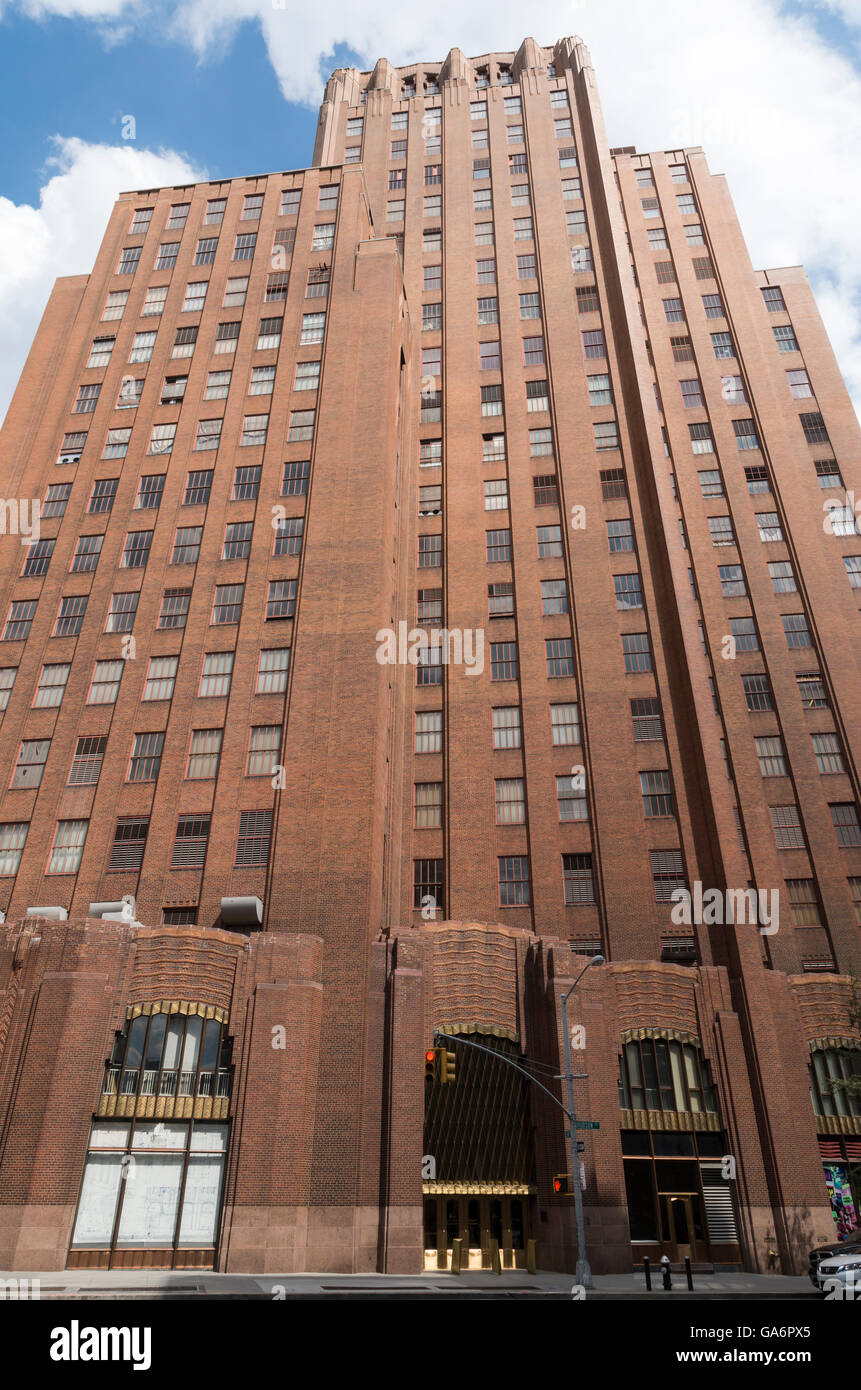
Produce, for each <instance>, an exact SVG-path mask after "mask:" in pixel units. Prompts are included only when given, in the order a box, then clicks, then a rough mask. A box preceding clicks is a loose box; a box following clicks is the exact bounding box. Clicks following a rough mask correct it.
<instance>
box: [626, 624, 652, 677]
mask: <svg viewBox="0 0 861 1390" xmlns="http://www.w3.org/2000/svg"><path fill="white" fill-rule="evenodd" d="M622 655H623V657H624V661H625V671H626V672H627V674H628V675H634V674H635V673H636V672H638V671H651V669H652V652H651V648H650V646H649V634H648V633H647V632H626V633H623V634H622Z"/></svg>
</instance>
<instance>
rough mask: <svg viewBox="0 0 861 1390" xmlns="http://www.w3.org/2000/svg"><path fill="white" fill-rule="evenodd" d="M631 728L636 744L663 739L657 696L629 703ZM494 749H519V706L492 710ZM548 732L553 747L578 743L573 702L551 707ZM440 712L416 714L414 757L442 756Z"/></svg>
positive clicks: (576, 707)
mask: <svg viewBox="0 0 861 1390" xmlns="http://www.w3.org/2000/svg"><path fill="white" fill-rule="evenodd" d="M630 710H631V727H632V730H633V735H634V741H635V742H636V743H654V742H656V741H659V740H662V739H663V737H664V732H663V726H662V724H661V711H660V706H659V704H658V699H657V696H654V695H650V696H647V697H646V698H645V699H638V700H631V701H630ZM491 724H492V739H493V747H494V749H497V750H506V749H511V748H520V747H521V717H520V706H519V705H501V706H497V707H496V708H494V709H493V710H491ZM550 731H551V736H552V740H553V746H554V747H557V748H559V747H564V746H567V745H571V744H579V743H580V737H581V734H580V713H579V707H578V705H577V703H576V701H566V702H564V703H562V704H552V705H550ZM442 741H443V719H442V710H417V711H416V716H415V751H416V753H442V751H443V742H442Z"/></svg>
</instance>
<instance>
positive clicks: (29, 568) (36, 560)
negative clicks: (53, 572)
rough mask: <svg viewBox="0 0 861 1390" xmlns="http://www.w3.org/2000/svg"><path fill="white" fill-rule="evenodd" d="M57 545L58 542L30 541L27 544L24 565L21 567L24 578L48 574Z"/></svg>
mask: <svg viewBox="0 0 861 1390" xmlns="http://www.w3.org/2000/svg"><path fill="white" fill-rule="evenodd" d="M56 544H57V542H56V540H41V541H34V540H30V541H29V542H28V543H27V549H26V551H25V554H24V563H23V565H22V566H21V575H22V577H23V576H28V575H30V576H34V575H43V574H47V573H48V566H49V564H50V563H51V556H52V555H53V553H54V546H55V545H56Z"/></svg>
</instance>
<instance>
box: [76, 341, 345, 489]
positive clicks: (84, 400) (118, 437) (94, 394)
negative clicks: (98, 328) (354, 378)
mask: <svg viewBox="0 0 861 1390" xmlns="http://www.w3.org/2000/svg"><path fill="white" fill-rule="evenodd" d="M319 365H320V364H319V363H318V362H313V363H298V364H297V376H296V380H297V382H298V383H300V384H298V385H297V386H296V387H295V388H294V389H295V390H297V391H301V390H316V388H317V385H318V380H319ZM300 368H308V370H307V371H304V370H303V371H300V370H299V369H300ZM211 375H212V374H211ZM216 375H219V376H225V375H226V377H227V382H229V373H227V374H224V373H217V374H216ZM177 380H179V382H180V385H181V384H182V378H178V379H177V378H171V377H168V378H167V379H166V387H168V388H169V387H170V385H171V384H172V383H173V382H175V381H177ZM227 382H225V383H224V384H225V392H224V394H225V395H226V385H227ZM256 382H257V384H259V386H260V387H261V388H262V387H263V386H266V388H267V389H266V390H265V392H264V391H263V390H262V389H261V390H258V391H256V392H255V393H254V394H257V395H263V394H266V395H270V394H271V388H272V383H274V368H272V369H271V374H267V373H266V372H263V373H261V375H260V376H259V377H258V378H256ZM143 385H144V383H143V380H138V381H135V380H134V379H133V378H132V377H127V378H126V379H125V381H124V383H123V387H122V390H121V391H120V396H119V400H118V402H117V409H118V410H121V409H122V408H123V407H124V406H132V407H136V406H138V405H139V404H140V399H141V393H142V391H143ZM100 388H101V383H96V385H95V386H82V387H81V388H80V390H81V392H86V396H85V397H81V396H80V395H79V397H78V402H77V403H76V405H75V411H76V412H78V413H83V414H87V413H92V412H93V411H94V410H95V408H96V402H97V400H98V397H99V390H100ZM183 389H184V388H183ZM179 399H180V398H179V397H177V398H175V400H174V401H173V402H172V403H174V404H176V403H178V401H179ZM162 403H163V404H167V403H168V402H165V401H163V402H162ZM79 406H81V407H82V409H81V410H80V411H78V407H79ZM315 416H316V407H313V408H312V409H308V410H291V412H290V424H289V427H288V430H287V442H288V443H292V444H295V443H301V442H302V441H303V440H307V439H313V437H314V422H315ZM222 423H223V420H222V418H221V417H216V418H213V419H210V420H201V421H199V422H198V426H197V435H196V438H195V443H194V448H195V449H196V450H200V449H204V450H206V449H217V448H218V445H219V442H220V439H221V426H222ZM176 429H177V422H176V421H171V423H170V424H164V425H153V427H152V433H151V435H150V440H149V445H148V446H147V454H151V455H152V454H171V453H173V445H174V441H175V439H176ZM268 433H269V413H268V411H267V412H266V414H262V415H245V416H243V419H242V432H241V434H240V436H239V445H240V447H242V448H249V447H255V448H259V447H260V446H262V445H264V444H265V443H266V439H267V435H268ZM86 434H87V432H86V431H80V430H72V431H69V432H67V433H66V435H65V436H64V438H63V447H62V450H61V452H60V455H59V458H58V459H57V462H58V464H68V463H77V462H78V461H79V459H80V457H81V451H82V449H83V445H84V443H85V441H86ZM130 439H131V427H128V428H123V429H110V430H109V431H108V433H107V435H106V439H105V450H104V453H103V454H102V458H123V457H124V456H125V454H126V452H127V451H128V445H129V441H130Z"/></svg>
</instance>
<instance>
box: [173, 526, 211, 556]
mask: <svg viewBox="0 0 861 1390" xmlns="http://www.w3.org/2000/svg"><path fill="white" fill-rule="evenodd" d="M202 537H203V527H202V526H179V527H177V531H176V535H175V536H174V539H173V551H172V553H171V557H170V563H171V564H172V565H196V564H197V561H198V558H199V556H200V542H201V539H202Z"/></svg>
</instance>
